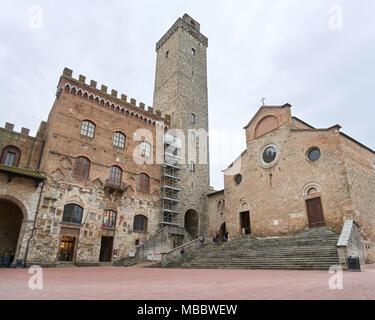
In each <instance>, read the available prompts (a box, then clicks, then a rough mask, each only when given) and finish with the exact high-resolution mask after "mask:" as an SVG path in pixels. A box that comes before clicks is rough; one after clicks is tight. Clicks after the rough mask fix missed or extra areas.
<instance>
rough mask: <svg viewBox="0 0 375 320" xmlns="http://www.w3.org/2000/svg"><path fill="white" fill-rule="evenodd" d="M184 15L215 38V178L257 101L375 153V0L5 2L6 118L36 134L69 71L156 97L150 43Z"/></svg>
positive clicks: (0, 13)
mask: <svg viewBox="0 0 375 320" xmlns="http://www.w3.org/2000/svg"><path fill="white" fill-rule="evenodd" d="M184 13H188V14H189V15H190V16H192V17H193V18H194V19H195V20H197V21H198V22H199V23H200V24H201V32H202V33H203V34H204V35H205V36H207V37H208V39H209V45H208V90H209V104H208V106H209V121H210V122H209V125H210V129H212V137H211V140H210V159H211V185H212V186H214V187H215V188H217V189H219V188H222V187H223V178H222V173H221V170H222V169H224V168H225V167H226V166H227V165H229V164H230V163H231V161H233V160H234V159H235V158H236V157H237V156H238V155H239V154H240V153H241V152H242V151H243V150H244V149H245V133H244V130H243V129H242V128H243V127H244V126H245V125H246V124H247V123H248V121H249V120H250V119H251V117H252V116H253V115H254V114H255V112H256V111H257V110H258V108H259V107H260V105H261V101H260V100H261V98H262V97H266V101H265V103H266V105H283V104H284V103H287V102H288V103H290V104H291V105H292V114H293V115H294V116H297V117H298V118H300V119H302V120H304V121H305V122H308V123H310V124H311V125H313V126H314V127H317V128H324V127H329V126H332V125H335V124H340V125H341V126H342V129H341V131H342V132H345V133H346V134H348V135H350V136H352V137H353V138H355V139H357V140H358V141H360V142H362V143H364V144H365V145H367V146H368V147H370V148H372V149H375V142H374V141H375V130H374V116H375V111H374V105H373V103H374V101H375V88H374V75H375V66H374V60H375V41H374V39H375V37H374V36H375V22H374V20H375V18H374V13H375V1H373V0H361V1H357V0H342V1H340V0H336V1H331V0H310V1H301V0H289V1H287V0H285V1H283V0H272V1H271V0H269V1H267V0H253V1H251V0H247V1H218V0H215V1H208V0H205V1H203V0H200V1H195V0H189V1H186V0H184V1H179V0H158V1H155V0H154V1H152V0H149V1H142V0H139V1H125V0H122V1H120V0H117V1H115V0H113V1H110V0H109V1H93V0H87V1H83V0H75V1H70V0H65V1H55V0H48V1H39V0H35V1H14V0H2V1H1V9H0V39H1V42H0V63H1V65H0V67H1V69H0V70H1V71H0V101H1V104H0V106H1V107H0V108H1V109H0V110H1V115H0V125H1V126H4V124H5V122H11V123H14V124H15V130H17V131H19V130H20V128H21V127H22V126H23V127H26V128H30V129H31V134H32V135H34V134H35V133H36V130H37V128H38V126H39V123H40V121H42V120H47V116H48V112H49V110H50V108H51V106H52V104H53V101H54V98H55V92H56V85H57V82H58V79H59V76H60V75H61V74H62V71H63V69H64V67H69V68H70V69H72V70H73V76H74V77H78V74H83V75H85V76H86V77H87V81H89V80H90V79H94V80H96V81H97V82H98V86H100V85H101V84H105V85H107V86H108V88H109V90H111V89H115V90H118V92H119V94H121V93H124V94H127V95H128V97H129V98H131V97H134V98H135V99H137V101H143V102H144V103H145V104H146V105H152V97H153V86H154V77H155V62H156V54H155V44H156V42H157V41H158V40H159V39H160V38H161V37H162V35H163V34H164V33H165V32H166V31H167V30H168V29H169V27H170V26H171V25H172V24H173V23H174V22H175V21H176V20H177V18H178V17H182V15H183V14H184ZM341 13H342V16H341ZM39 18H40V19H39ZM218 130H221V133H217V132H218ZM214 133H215V134H214Z"/></svg>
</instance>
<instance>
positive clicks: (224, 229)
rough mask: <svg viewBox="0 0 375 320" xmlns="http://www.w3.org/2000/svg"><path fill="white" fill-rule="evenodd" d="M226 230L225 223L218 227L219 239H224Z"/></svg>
mask: <svg viewBox="0 0 375 320" xmlns="http://www.w3.org/2000/svg"><path fill="white" fill-rule="evenodd" d="M226 230H227V228H226V224H225V222H224V223H223V224H222V225H221V227H220V231H219V234H220V237H221V239H224V236H225V231H226Z"/></svg>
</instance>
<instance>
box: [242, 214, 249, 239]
mask: <svg viewBox="0 0 375 320" xmlns="http://www.w3.org/2000/svg"><path fill="white" fill-rule="evenodd" d="M240 216H241V233H242V234H250V215H249V211H246V212H241V213H240Z"/></svg>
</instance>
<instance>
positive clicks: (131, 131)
mask: <svg viewBox="0 0 375 320" xmlns="http://www.w3.org/2000/svg"><path fill="white" fill-rule="evenodd" d="M207 46H208V39H207V38H206V37H205V36H204V35H203V34H202V33H201V32H200V25H199V23H198V22H197V21H195V20H194V19H193V18H191V17H190V16H188V15H187V14H185V15H184V16H183V17H182V18H179V19H178V20H177V21H176V22H175V23H174V24H173V26H172V27H171V28H170V29H169V30H168V31H167V32H166V33H165V34H164V35H163V37H162V38H161V39H160V40H159V41H158V42H157V44H156V53H157V57H156V74H155V88H154V101H153V107H150V106H149V107H148V108H146V107H145V104H144V103H142V102H139V103H138V104H137V101H136V99H134V98H131V99H128V97H127V96H126V95H124V94H121V95H119V94H118V92H117V91H116V90H111V91H109V90H108V88H107V86H105V85H101V86H100V87H99V86H98V84H97V82H96V81H94V80H91V81H89V82H88V81H86V77H85V76H83V75H79V76H78V77H77V78H74V77H73V72H72V70H70V69H68V68H65V69H64V71H63V74H62V75H61V77H60V79H59V81H58V84H57V91H56V99H55V102H54V104H53V106H52V108H51V110H50V113H49V115H48V119H47V121H46V122H42V123H41V124H40V127H39V130H38V132H37V134H36V136H35V137H31V136H29V130H28V129H25V128H22V129H21V132H15V131H14V130H13V125H12V124H10V123H6V125H5V127H4V128H0V152H1V153H0V157H1V158H0V162H1V164H0V256H4V255H7V256H8V257H10V256H12V257H14V261H16V260H17V259H22V261H23V262H24V263H26V264H27V265H31V264H40V265H44V266H56V265H59V264H66V263H75V264H77V265H97V264H99V263H101V262H103V263H113V262H116V261H118V260H120V259H122V258H127V257H133V256H141V257H142V258H144V259H153V260H157V259H160V255H161V254H164V253H166V252H168V251H170V250H172V249H174V248H178V247H179V246H180V245H182V244H186V243H191V242H194V241H195V240H196V239H197V238H198V236H199V235H201V234H203V233H204V234H206V235H207V236H215V234H217V233H222V234H223V233H224V231H225V230H227V231H228V232H229V235H230V237H232V238H235V237H240V236H241V234H251V235H252V236H254V237H259V238H265V237H287V236H291V235H294V234H297V233H299V232H302V231H304V230H306V229H308V228H314V227H319V226H327V227H328V228H330V229H332V230H335V231H337V232H339V233H340V232H341V230H342V228H343V225H344V222H345V220H348V219H351V220H355V221H356V223H357V224H358V225H359V227H360V234H361V238H362V240H363V243H364V244H365V253H366V257H367V261H374V260H375V259H374V256H375V255H374V243H375V228H374V227H375V201H374V197H373V193H374V191H375V153H374V151H372V150H371V149H369V148H367V147H365V146H363V145H362V144H360V143H359V142H357V141H355V140H354V139H352V138H350V137H348V136H347V135H345V134H344V133H342V132H340V126H338V125H336V126H333V127H331V128H327V129H316V128H313V127H312V126H310V125H308V124H307V123H305V122H303V121H302V120H299V119H297V118H296V117H293V116H292V115H291V110H290V109H291V106H290V105H289V104H286V105H283V106H275V107H271V106H264V107H262V108H260V109H259V111H258V112H257V113H256V115H255V116H254V117H253V118H252V119H251V121H250V122H249V124H248V125H247V126H246V127H245V132H246V142H247V149H246V150H245V151H244V152H243V153H242V154H241V156H240V157H239V158H237V159H236V160H235V161H234V162H233V163H232V164H231V165H230V166H229V167H228V168H227V169H225V170H224V185H225V187H224V190H221V191H214V192H213V191H212V189H211V188H210V186H209V152H208V147H209V144H208V137H207V136H204V133H207V132H208V99H207V57H206V49H207ZM202 145H203V146H205V147H206V148H207V152H206V153H204V152H202V150H203V151H204V148H203V149H201V148H198V146H202ZM150 256H151V257H150Z"/></svg>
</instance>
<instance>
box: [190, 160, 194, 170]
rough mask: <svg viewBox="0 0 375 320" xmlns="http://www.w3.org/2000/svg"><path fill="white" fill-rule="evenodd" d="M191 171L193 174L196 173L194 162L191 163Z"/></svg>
mask: <svg viewBox="0 0 375 320" xmlns="http://www.w3.org/2000/svg"><path fill="white" fill-rule="evenodd" d="M189 169H190V171H191V172H195V163H194V161H190V164H189Z"/></svg>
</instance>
